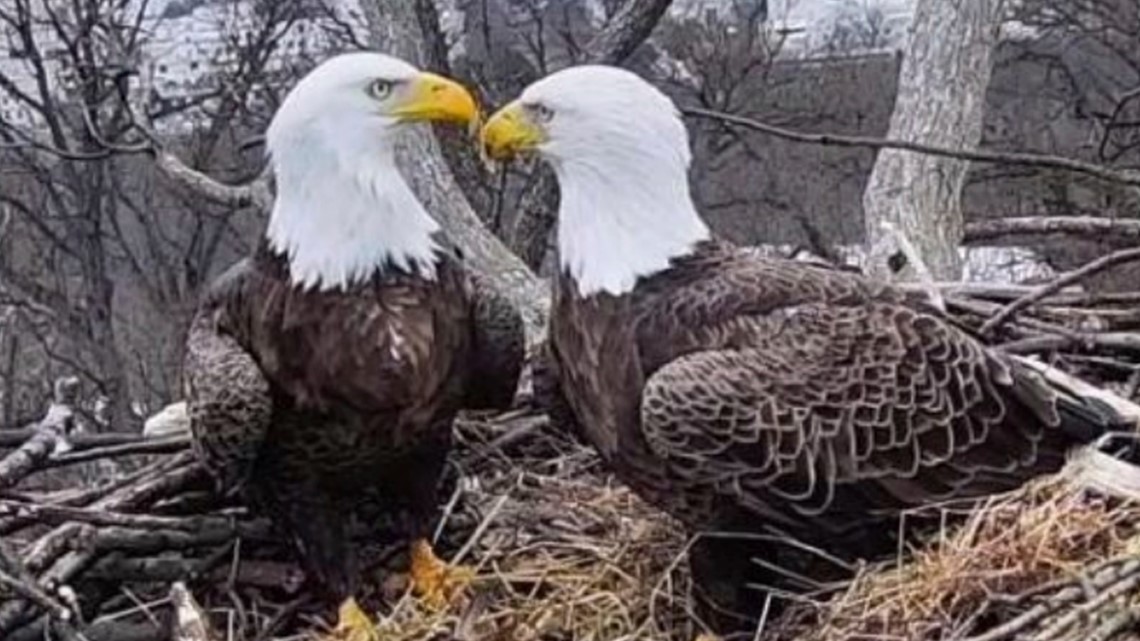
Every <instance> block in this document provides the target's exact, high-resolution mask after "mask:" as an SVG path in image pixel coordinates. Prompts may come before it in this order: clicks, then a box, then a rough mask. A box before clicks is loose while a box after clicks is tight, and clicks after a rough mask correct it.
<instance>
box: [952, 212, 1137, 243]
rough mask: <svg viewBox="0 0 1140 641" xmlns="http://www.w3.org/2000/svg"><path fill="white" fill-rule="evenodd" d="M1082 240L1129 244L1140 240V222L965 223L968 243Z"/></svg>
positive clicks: (1043, 219)
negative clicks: (1033, 238) (1059, 236)
mask: <svg viewBox="0 0 1140 641" xmlns="http://www.w3.org/2000/svg"><path fill="white" fill-rule="evenodd" d="M1053 234H1065V235H1067V236H1081V237H1085V238H1088V239H1089V240H1095V241H1098V242H1104V243H1115V244H1127V243H1134V242H1136V241H1137V240H1140V220H1135V219H1130V218H1100V217H1096V216H1019V217H1012V218H989V219H985V220H978V221H974V222H970V223H966V229H965V238H964V240H965V241H966V242H967V243H979V244H980V243H984V242H986V241H993V240H998V239H1000V238H1007V237H1010V236H1017V237H1029V236H1049V235H1053Z"/></svg>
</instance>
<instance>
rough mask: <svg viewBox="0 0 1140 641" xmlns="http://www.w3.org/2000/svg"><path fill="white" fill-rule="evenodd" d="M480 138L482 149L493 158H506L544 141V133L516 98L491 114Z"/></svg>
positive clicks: (528, 149) (530, 148)
mask: <svg viewBox="0 0 1140 641" xmlns="http://www.w3.org/2000/svg"><path fill="white" fill-rule="evenodd" d="M481 138H482V139H483V149H484V151H485V152H486V153H487V155H488V156H490V157H491V158H493V159H495V160H507V159H509V158H511V157H513V156H515V155H517V154H519V153H521V152H524V151H530V150H532V149H534V148H535V147H537V146H538V145H541V144H542V143H543V142H546V134H545V133H544V132H543V131H542V129H541V128H540V127H539V126H538V125H537V124H535V123H534V121H532V120H531V118H530V116H528V115H527V113H526V111H525V110H524V109H523V107H522V105H521V104H519V102H518V101H517V100H516V101H515V102H512V103H510V104H509V105H507V106H505V107H503V108H502V109H500V110H498V111H496V112H495V115H493V116H491V119H490V120H488V121H487V124H486V125H484V126H483V132H482V135H481Z"/></svg>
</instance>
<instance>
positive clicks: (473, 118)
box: [392, 72, 479, 125]
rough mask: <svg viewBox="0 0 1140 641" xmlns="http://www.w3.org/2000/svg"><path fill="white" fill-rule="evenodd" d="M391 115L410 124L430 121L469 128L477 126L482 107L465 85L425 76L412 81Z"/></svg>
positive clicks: (434, 75)
mask: <svg viewBox="0 0 1140 641" xmlns="http://www.w3.org/2000/svg"><path fill="white" fill-rule="evenodd" d="M392 115H393V116H396V117H397V118H399V119H400V120H403V121H408V122H416V121H425V120H428V121H437V122H454V123H459V124H463V125H470V124H471V123H473V122H478V120H479V107H478V105H476V104H475V98H473V97H472V96H471V93H470V92H469V91H467V89H465V88H464V87H463V85H461V84H459V83H458V82H455V81H454V80H451V79H449V78H444V77H443V76H439V75H436V74H434V73H428V72H423V73H421V74H419V75H417V76H416V77H415V78H413V79H412V81H411V84H410V86H409V87H408V94H407V98H406V99H405V100H404V101H403V102H402V103H401V104H400V105H399V106H397V107H396V108H395V109H393V110H392Z"/></svg>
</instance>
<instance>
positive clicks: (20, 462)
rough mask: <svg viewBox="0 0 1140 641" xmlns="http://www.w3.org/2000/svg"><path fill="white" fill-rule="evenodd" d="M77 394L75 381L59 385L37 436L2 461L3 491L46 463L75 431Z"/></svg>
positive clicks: (0, 472)
mask: <svg viewBox="0 0 1140 641" xmlns="http://www.w3.org/2000/svg"><path fill="white" fill-rule="evenodd" d="M78 394H79V379H77V378H74V377H72V378H64V379H60V380H59V381H56V384H55V398H54V400H53V401H52V404H51V406H50V407H48V410H47V414H46V415H45V416H44V418H43V420H42V421H40V423H39V425H37V426H36V427H35V435H34V436H33V437H32V438H30V439H28V440H27V441H26V442H25V443H24V444H23V445H21V446H20V447H19V449H17V450H16V451H14V452H12V453H11V454H9V455H7V456H5V457H4V458H3V459H0V490H3V489H7V488H10V487H15V485H16V484H17V483H19V482H20V481H21V480H22V479H24V478H25V477H26V476H28V475H29V474H31V473H32V472H35V471H36V470H37V469H38V468H40V467H41V466H42V465H43V464H44V463H45V462H46V461H47V459H48V456H50V455H51V453H52V452H53V451H55V449H56V447H57V446H58V445H59V444H60V443H61V440H62V439H64V438H65V436H66V435H67V433H68V432H70V431H71V429H72V428H73V427H74V421H75V410H74V407H75V402H76V400H77V398H78Z"/></svg>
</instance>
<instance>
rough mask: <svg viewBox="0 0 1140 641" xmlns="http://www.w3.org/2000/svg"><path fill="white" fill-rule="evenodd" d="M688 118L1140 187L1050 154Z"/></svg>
mask: <svg viewBox="0 0 1140 641" xmlns="http://www.w3.org/2000/svg"><path fill="white" fill-rule="evenodd" d="M682 112H683V113H684V114H685V115H686V116H690V117H693V118H704V119H711V120H719V121H721V122H723V123H726V124H728V125H735V126H740V127H744V128H746V129H751V130H753V131H759V132H762V133H766V134H769V135H772V136H776V137H778V138H784V139H786V140H795V141H797V142H804V143H809V144H813V145H831V146H835V147H867V148H871V149H901V150H904V151H913V152H916V153H922V154H929V155H932V156H944V157H947V158H958V159H960V160H972V161H976V162H987V163H999V164H1007V165H1021V166H1026V167H1039V168H1043V169H1062V170H1065V171H1072V172H1075V173H1079V174H1084V175H1086V176H1092V177H1094V178H1099V179H1101V180H1105V181H1108V182H1113V183H1119V184H1123V185H1129V186H1133V187H1140V171H1135V170H1127V169H1111V168H1109V167H1104V166H1102V165H1098V164H1095V163H1090V162H1084V161H1082V160H1075V159H1072V158H1063V157H1061V156H1052V155H1047V154H1033V153H1025V152H1006V151H984V150H980V149H979V150H965V149H944V148H941V147H935V146H932V145H924V144H920V143H912V142H907V141H905V140H887V139H885V138H876V137H873V136H847V135H843V134H810V133H804V132H800V131H794V130H792V129H787V128H784V127H779V126H776V125H770V124H768V123H764V122H760V121H759V120H756V119H754V118H747V117H745V116H737V115H733V114H727V113H722V112H719V111H713V110H710V109H702V108H699V107H688V108H685V109H683V110H682Z"/></svg>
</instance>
